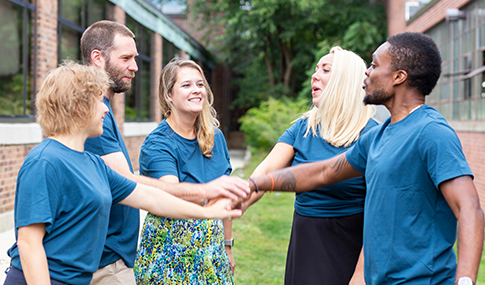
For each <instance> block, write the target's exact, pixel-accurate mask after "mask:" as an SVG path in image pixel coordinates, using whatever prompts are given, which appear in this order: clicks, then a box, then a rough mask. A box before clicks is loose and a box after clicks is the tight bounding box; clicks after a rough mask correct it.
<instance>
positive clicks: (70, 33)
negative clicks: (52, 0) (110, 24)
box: [57, 0, 111, 63]
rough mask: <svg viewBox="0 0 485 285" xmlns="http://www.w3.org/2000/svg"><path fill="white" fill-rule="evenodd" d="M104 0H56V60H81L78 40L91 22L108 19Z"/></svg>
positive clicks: (106, 4)
mask: <svg viewBox="0 0 485 285" xmlns="http://www.w3.org/2000/svg"><path fill="white" fill-rule="evenodd" d="M108 7H109V6H108V3H107V1H106V0H79V1H72V0H58V11H59V12H58V17H57V20H58V22H59V25H58V38H59V42H58V49H57V53H58V56H57V58H58V61H59V63H60V62H62V61H63V60H65V59H70V60H74V61H78V60H81V48H80V40H81V35H82V33H83V32H84V30H85V29H86V28H87V27H88V26H89V25H91V24H92V23H94V22H96V21H99V20H104V19H110V18H111V17H110V15H109V13H108V11H109V9H108Z"/></svg>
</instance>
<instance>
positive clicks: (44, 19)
mask: <svg viewBox="0 0 485 285" xmlns="http://www.w3.org/2000/svg"><path fill="white" fill-rule="evenodd" d="M33 25H34V21H33V20H32V26H33ZM36 67H37V78H36V85H37V89H39V88H40V86H41V84H42V82H43V81H44V79H45V78H46V76H47V74H48V73H49V71H51V70H52V69H54V68H56V67H57V0H37V66H36Z"/></svg>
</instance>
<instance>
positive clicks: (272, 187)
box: [266, 173, 274, 193]
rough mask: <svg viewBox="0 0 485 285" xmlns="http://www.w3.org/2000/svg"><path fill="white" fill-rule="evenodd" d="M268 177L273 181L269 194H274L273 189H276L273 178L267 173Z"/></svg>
mask: <svg viewBox="0 0 485 285" xmlns="http://www.w3.org/2000/svg"><path fill="white" fill-rule="evenodd" d="M266 175H268V177H269V178H270V179H271V190H270V191H269V193H271V192H273V189H274V180H273V176H271V174H269V173H266Z"/></svg>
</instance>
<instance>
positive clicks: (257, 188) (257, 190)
mask: <svg viewBox="0 0 485 285" xmlns="http://www.w3.org/2000/svg"><path fill="white" fill-rule="evenodd" d="M249 180H250V181H251V182H253V184H254V186H255V187H256V190H254V191H255V192H256V193H258V192H259V187H258V184H256V181H254V179H252V178H251V177H249Z"/></svg>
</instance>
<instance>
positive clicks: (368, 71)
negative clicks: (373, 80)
mask: <svg viewBox="0 0 485 285" xmlns="http://www.w3.org/2000/svg"><path fill="white" fill-rule="evenodd" d="M369 73H370V67H369V68H367V69H366V70H365V72H364V74H365V76H367V77H369Z"/></svg>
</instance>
